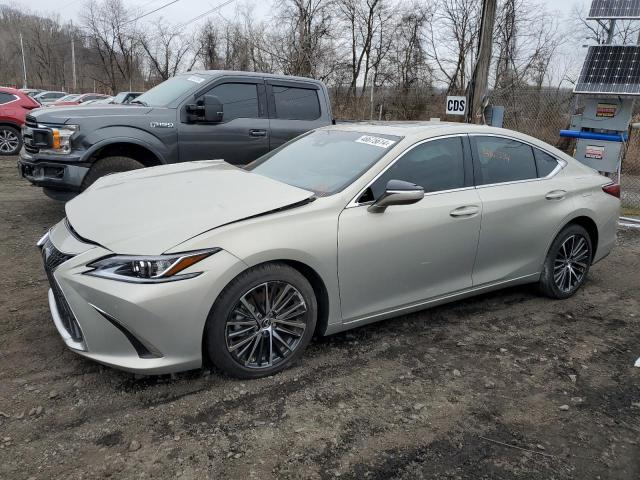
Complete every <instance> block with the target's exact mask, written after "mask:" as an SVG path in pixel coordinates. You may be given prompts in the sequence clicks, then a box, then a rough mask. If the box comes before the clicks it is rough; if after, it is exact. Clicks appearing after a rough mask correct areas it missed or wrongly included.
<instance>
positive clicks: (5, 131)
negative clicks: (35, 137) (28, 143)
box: [0, 125, 22, 155]
mask: <svg viewBox="0 0 640 480" xmlns="http://www.w3.org/2000/svg"><path fill="white" fill-rule="evenodd" d="M21 148H22V136H21V135H20V132H19V131H18V129H17V128H14V127H10V126H8V125H2V126H0V155H17V154H18V152H19V151H20V149H21Z"/></svg>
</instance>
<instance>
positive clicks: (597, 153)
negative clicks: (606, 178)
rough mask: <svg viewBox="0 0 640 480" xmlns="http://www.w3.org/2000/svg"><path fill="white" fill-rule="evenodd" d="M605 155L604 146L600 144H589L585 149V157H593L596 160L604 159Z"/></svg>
mask: <svg viewBox="0 0 640 480" xmlns="http://www.w3.org/2000/svg"><path fill="white" fill-rule="evenodd" d="M603 157H604V147H602V146H600V145H587V148H586V149H585V151H584V158H593V159H595V160H602V159H603Z"/></svg>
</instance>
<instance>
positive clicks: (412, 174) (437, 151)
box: [370, 137, 464, 200]
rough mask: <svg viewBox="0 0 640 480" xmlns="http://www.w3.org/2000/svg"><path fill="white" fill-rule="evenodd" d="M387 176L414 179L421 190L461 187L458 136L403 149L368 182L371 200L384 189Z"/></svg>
mask: <svg viewBox="0 0 640 480" xmlns="http://www.w3.org/2000/svg"><path fill="white" fill-rule="evenodd" d="M389 180H404V181H406V182H411V183H415V184H416V185H420V186H421V187H422V188H424V191H425V192H438V191H442V190H452V189H454V188H462V187H464V151H463V147H462V138H461V137H451V138H443V139H440V140H432V141H430V142H426V143H423V144H421V145H418V146H417V147H414V148H412V149H411V150H409V151H408V152H406V153H405V154H404V155H403V156H402V157H400V159H399V160H398V161H397V162H396V163H394V164H393V165H392V166H391V167H390V168H389V169H387V171H386V172H384V173H383V174H382V175H381V176H380V177H379V178H378V179H377V180H376V181H375V182H374V183H373V184H372V185H371V190H372V191H371V192H370V194H373V198H370V199H371V200H373V199H374V198H378V197H379V196H380V195H381V194H382V193H384V190H385V188H386V186H387V183H388V182H389Z"/></svg>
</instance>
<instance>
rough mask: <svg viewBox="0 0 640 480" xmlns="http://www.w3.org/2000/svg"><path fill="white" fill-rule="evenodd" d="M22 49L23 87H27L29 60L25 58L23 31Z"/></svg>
mask: <svg viewBox="0 0 640 480" xmlns="http://www.w3.org/2000/svg"><path fill="white" fill-rule="evenodd" d="M20 50H22V74H23V77H22V80H23V83H22V88H27V62H26V61H25V59H24V43H22V32H20Z"/></svg>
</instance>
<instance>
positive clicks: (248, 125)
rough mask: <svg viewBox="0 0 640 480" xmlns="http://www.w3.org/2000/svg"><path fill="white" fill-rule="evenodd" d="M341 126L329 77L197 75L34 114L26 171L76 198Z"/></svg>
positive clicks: (53, 191) (59, 195)
mask: <svg viewBox="0 0 640 480" xmlns="http://www.w3.org/2000/svg"><path fill="white" fill-rule="evenodd" d="M331 122H332V116H331V105H330V103H329V95H328V92H327V88H326V87H325V85H324V84H323V83H322V82H320V81H317V80H312V79H309V78H301V77H288V76H276V75H269V74H263V73H248V72H230V71H215V70H214V71H198V72H188V73H185V74H181V75H177V76H175V77H173V78H170V79H169V80H166V81H165V82H163V83H161V84H160V85H158V86H156V87H154V88H152V89H151V90H149V91H147V92H146V93H144V94H142V95H140V96H139V97H138V98H136V99H135V100H134V101H133V102H131V103H130V104H129V105H100V106H98V105H96V106H79V107H51V108H42V109H38V110H34V111H33V112H31V114H30V115H28V116H27V118H26V123H25V126H24V127H23V131H22V136H23V140H24V146H23V148H22V151H21V152H20V158H19V160H18V168H19V170H20V173H21V175H22V176H23V177H24V178H26V179H27V180H29V181H30V182H31V183H33V184H34V185H37V186H40V187H43V189H44V192H45V193H46V194H47V195H49V196H50V197H52V198H55V199H57V200H67V199H69V198H71V197H73V196H75V195H77V194H78V193H80V192H82V191H83V190H84V189H85V188H87V187H88V186H89V185H91V184H92V183H93V182H95V181H96V180H97V179H98V178H100V177H101V176H103V175H107V174H109V173H114V172H122V171H127V170H133V169H136V168H143V167H150V166H154V165H161V164H166V163H174V162H184V161H191V160H205V159H224V160H226V161H227V162H229V163H231V164H234V165H244V164H247V163H249V162H250V161H252V160H254V159H256V158H258V157H260V156H261V155H263V154H265V153H267V152H268V151H270V150H272V149H274V148H276V147H278V146H280V145H282V144H283V143H285V142H286V141H288V140H290V139H291V138H293V137H295V136H297V135H300V134H301V133H304V132H306V131H308V130H311V129H314V128H318V127H322V126H325V125H329V124H330V123H331Z"/></svg>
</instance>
